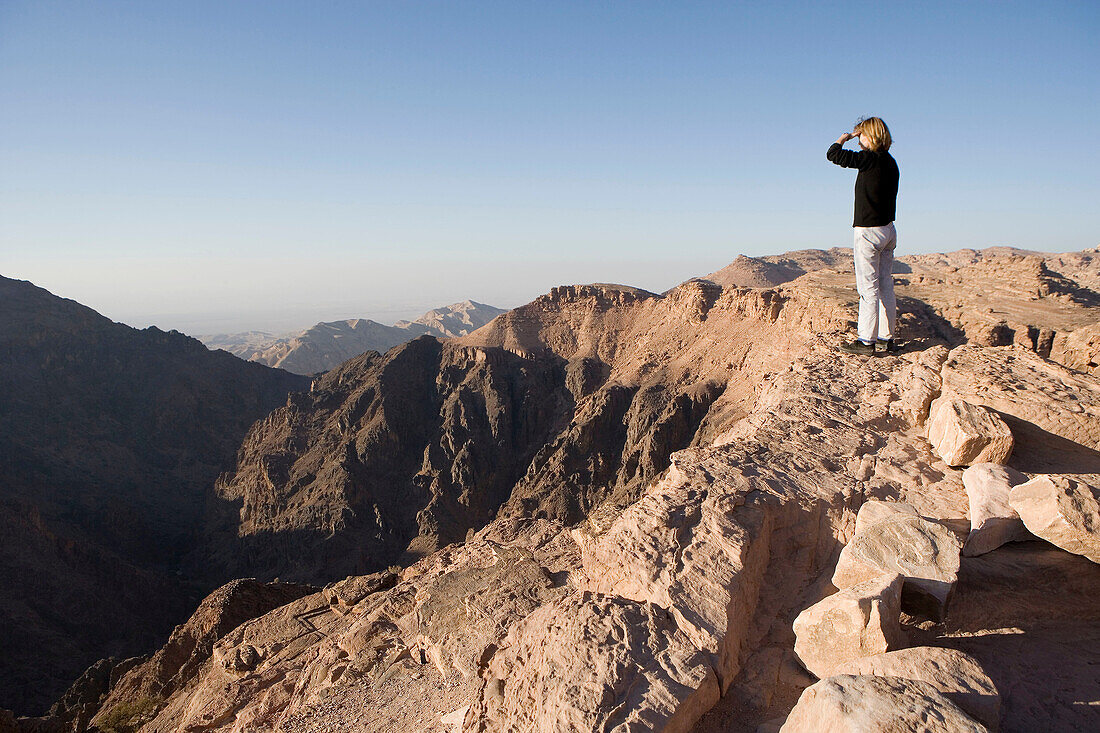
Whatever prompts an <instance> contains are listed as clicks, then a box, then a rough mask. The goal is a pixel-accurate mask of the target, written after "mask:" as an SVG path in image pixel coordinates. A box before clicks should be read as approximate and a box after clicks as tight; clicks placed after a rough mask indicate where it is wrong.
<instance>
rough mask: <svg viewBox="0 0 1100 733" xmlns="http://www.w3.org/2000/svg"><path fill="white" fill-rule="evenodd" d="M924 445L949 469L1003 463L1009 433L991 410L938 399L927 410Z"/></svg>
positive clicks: (1009, 445)
mask: <svg viewBox="0 0 1100 733" xmlns="http://www.w3.org/2000/svg"><path fill="white" fill-rule="evenodd" d="M929 415H930V417H929V420H928V442H930V443H931V444H932V447H933V448H935V449H936V452H937V453H939V454H940V458H942V459H943V462H944V463H946V464H947V465H949V466H969V465H971V464H974V463H1005V462H1006V461H1007V460H1008V457H1009V456H1010V455H1012V431H1011V430H1009V429H1008V425H1005V422H1004V420H1002V419H1001V418H1000V417H998V416H997V413H995V412H993V411H992V410H990V409H988V408H986V407H982V406H981V405H972V404H970V403H969V402H966V401H964V400H959V399H954V398H952V397H949V396H941V397H939V398H938V399H936V400H935V401H933V402H932V404H931V406H930V408H929Z"/></svg>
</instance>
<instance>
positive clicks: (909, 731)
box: [780, 674, 987, 733]
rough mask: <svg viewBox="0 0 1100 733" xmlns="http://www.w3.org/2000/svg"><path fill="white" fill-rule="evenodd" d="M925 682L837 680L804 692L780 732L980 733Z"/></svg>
mask: <svg viewBox="0 0 1100 733" xmlns="http://www.w3.org/2000/svg"><path fill="white" fill-rule="evenodd" d="M986 730H987V728H986V727H985V726H984V725H982V724H981V723H979V722H977V721H976V720H974V719H973V718H971V717H970V716H969V715H967V714H966V713H965V712H963V711H962V710H961V709H960V708H959V707H958V706H957V705H956V704H955V703H953V702H951V700H949V699H948V698H947V697H946V696H945V695H944V694H943V693H941V692H940V691H939V690H937V689H936V688H935V687H934V686H933V685H930V684H928V683H927V682H919V681H917V680H907V679H902V678H899V677H873V676H869V675H846V674H842V675H837V676H835V677H830V678H828V679H825V680H821V681H820V682H818V683H816V684H814V685H811V686H810V687H807V688H806V689H805V690H804V691H803V692H802V696H801V697H800V698H798V703H797V704H796V705H795V706H794V709H793V710H791V714H790V715H788V716H787V722H786V723H784V724H783V727H782V728H781V729H780V731H781V733H822V731H829V733H984V731H986Z"/></svg>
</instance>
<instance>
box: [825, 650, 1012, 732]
mask: <svg viewBox="0 0 1100 733" xmlns="http://www.w3.org/2000/svg"><path fill="white" fill-rule="evenodd" d="M834 674H851V675H875V676H877V677H900V678H902V679H906V680H915V681H917V682H926V683H928V684H930V685H932V686H933V687H935V688H936V689H937V690H939V691H940V692H941V693H943V695H944V697H946V698H947V699H948V700H950V701H951V702H953V703H955V704H956V705H958V706H959V708H961V709H962V710H963V711H964V712H966V714H967V715H969V716H971V717H972V718H974V719H975V720H977V721H979V722H980V723H982V724H983V725H985V726H986V727H987V728H989V729H990V730H997V728H999V727H1000V720H1001V694H1000V692H998V690H997V686H996V685H994V684H993V680H992V679H990V677H989V675H987V674H986V673H985V670H983V669H982V666H981V665H980V664H979V663H978V660H976V659H974V657H972V656H970V655H969V654H966V653H965V652H961V651H959V650H957V649H941V648H939V647H929V646H920V647H913V648H911V649H899V650H898V651H892V652H886V653H885V654H879V655H877V656H873V657H862V658H859V659H853V660H851V661H849V662H844V663H842V664H839V665H837V667H836V671H835V672H834Z"/></svg>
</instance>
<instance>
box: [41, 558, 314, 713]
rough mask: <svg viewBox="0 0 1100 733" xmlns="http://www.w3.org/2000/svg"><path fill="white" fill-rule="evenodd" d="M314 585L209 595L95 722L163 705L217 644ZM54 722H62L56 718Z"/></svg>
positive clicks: (119, 685) (130, 675) (116, 691)
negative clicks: (126, 709)
mask: <svg viewBox="0 0 1100 733" xmlns="http://www.w3.org/2000/svg"><path fill="white" fill-rule="evenodd" d="M313 590H315V589H313V588H310V587H309V586H302V585H294V584H290V583H259V582H257V581H255V580H251V579H246V580H234V581H231V582H229V583H227V584H226V585H224V586H222V587H221V588H218V589H217V590H216V591H214V592H213V593H211V594H210V595H209V596H207V597H206V598H205V599H204V600H203V602H202V603H201V604H199V607H198V609H197V610H196V611H195V613H194V614H192V616H191V618H190V619H188V621H187V623H185V624H182V625H181V626H177V627H176V629H175V630H174V631H173V632H172V635H171V636H170V637H169V638H168V643H167V644H165V645H164V646H163V647H161V648H160V649H159V650H158V651H157V652H156V653H155V654H154V655H153V656H152V657H151V658H150V659H149V660H147V661H144V662H143V663H141V664H138V665H134V666H132V667H131V668H130V669H129V670H122V671H121V674H119V671H118V670H116V674H119V676H118V679H117V680H116V681H115V682H114V683H113V684H112V685H111V686H110V694H108V695H106V696H105V698H104V699H102V700H99V701H97V706H96V707H97V710H98V714H97V715H96V716H95V720H94V721H91V722H93V723H99V724H101V725H102V724H103V722H104V719H107V718H110V717H111V716H112V714H113V713H115V711H117V710H118V709H119V707H120V706H126V705H131V706H132V705H134V704H136V703H139V702H140V701H142V700H163V699H166V698H167V697H169V696H170V695H172V693H174V692H176V690H179V689H181V688H182V687H183V686H184V685H185V684H186V683H187V682H188V681H190V680H191V678H193V677H194V676H195V674H196V673H198V671H199V669H200V668H201V667H202V665H203V664H205V663H206V661H207V660H208V659H210V657H211V654H212V653H213V648H214V644H215V643H216V642H217V641H218V640H219V639H221V638H222V637H223V636H225V635H226V634H227V633H229V632H230V631H232V630H233V629H235V628H237V627H238V626H240V625H241V624H242V623H244V622H245V621H248V620H250V619H253V618H256V617H257V616H261V615H263V614H265V613H267V612H268V611H270V610H272V609H273V608H278V607H279V606H283V605H286V604H287V603H290V602H292V601H294V600H296V599H298V598H301V597H302V596H304V595H307V594H308V593H310V592H312V591H313ZM53 717H55V718H57V717H61V716H59V715H57V714H56V713H55V714H54V716H53Z"/></svg>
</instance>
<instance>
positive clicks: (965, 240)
mask: <svg viewBox="0 0 1100 733" xmlns="http://www.w3.org/2000/svg"><path fill="white" fill-rule="evenodd" d="M1098 36H1100V4H1098V3H1095V2H1071V1H1065V2H1052V3H1045V4H1041V5H1036V4H1032V3H1026V2H1001V3H964V4H960V3H953V2H931V3H923V4H920V5H913V6H909V5H905V6H901V5H883V4H882V3H869V2H867V3H860V2H856V3H849V4H846V5H844V6H843V7H842V8H840V10H839V12H838V8H837V7H836V6H830V5H821V4H818V3H804V2H789V3H768V4H739V3H722V2H700V3H693V4H691V5H690V6H684V5H681V4H669V3H656V2H637V3H630V4H614V5H609V4H591V3H577V2H568V1H566V2H561V3H552V4H550V3H542V4H533V3H522V2H520V3H513V2H507V3H501V2H471V3H461V4H458V3H448V2H437V1H433V0H424V2H418V3H400V4H367V5H359V4H344V3H336V4H332V5H327V6H325V7H323V8H317V7H314V6H306V5H300V4H295V3H283V2H272V3H264V4H262V5H252V4H246V3H213V2H207V1H203V0H197V1H196V2H193V3H187V4H160V3H158V4H144V3H138V4H135V3H124V2H113V1H111V0H105V1H103V2H95V3H83V2H76V3H70V2H65V3H61V2H51V1H50V0H41V1H37V2H30V1H25V0H6V1H5V0H0V108H2V109H3V110H4V114H3V115H0V273H2V274H4V275H6V276H8V277H15V278H19V279H26V280H30V281H32V282H34V283H35V284H37V285H39V286H41V287H44V288H46V289H48V290H50V291H51V292H54V293H56V294H58V295H61V296H63V297H67V298H72V299H74V300H78V301H80V302H82V303H84V304H86V305H88V306H90V307H92V308H95V309H96V310H98V311H100V312H101V313H103V314H104V315H106V316H108V317H109V318H112V319H114V320H119V321H122V322H124V323H129V324H131V325H135V326H138V327H143V326H145V325H150V324H155V325H157V326H158V327H160V328H165V329H172V328H175V329H177V330H181V331H183V332H185V333H199V334H210V333H224V332H237V331H246V330H266V331H278V332H285V331H293V330H298V329H300V328H306V327H308V326H310V325H313V323H316V322H318V321H331V320H342V319H344V318H352V317H365V318H373V319H374V320H378V321H380V322H383V323H391V322H392V321H393V320H398V319H400V318H409V317H415V316H417V315H419V314H420V313H423V312H424V311H425V310H427V309H429V308H433V307H438V306H440V305H445V304H447V303H451V302H456V301H460V300H466V299H474V300H478V301H481V302H485V303H488V304H491V305H495V306H498V307H511V306H515V305H519V304H522V303H525V302H528V301H530V300H531V299H532V298H534V297H537V296H538V295H539V294H541V293H543V292H546V291H547V290H549V289H550V288H551V287H553V286H555V285H560V284H566V283H580V282H593V281H612V282H621V283H624V284H629V285H636V286H639V287H644V288H646V289H650V290H656V291H661V290H665V289H667V288H669V287H672V286H674V285H676V284H677V283H678V282H681V281H683V280H685V279H687V278H689V277H692V276H697V275H703V274H706V273H707V272H710V271H713V270H717V269H719V268H721V267H723V266H724V265H726V264H728V263H729V262H730V261H732V260H733V259H734V258H735V257H736V256H737V255H738V254H741V253H744V254H748V255H753V256H760V255H769V254H779V253H782V252H784V251H789V250H795V249H806V248H820V249H827V248H829V247H833V246H850V237H851V229H850V226H851V213H852V184H853V179H854V172H852V171H846V170H842V169H839V168H837V167H836V166H833V165H831V164H829V163H828V162H827V161H826V160H825V150H826V148H827V147H828V146H829V144H830V143H831V142H832V141H833V140H835V139H836V138H837V136H838V135H839V134H840V133H842V132H845V131H848V130H850V129H851V126H852V124H853V123H854V122H855V120H856V118H857V117H860V116H862V115H870V114H874V115H879V116H881V117H883V118H884V119H885V120H886V122H887V123H888V124H889V125H890V128H891V131H892V133H893V137H894V147H893V149H892V151H891V152H893V153H894V155H895V157H896V158H897V160H898V162H899V166H900V169H901V184H900V192H899V198H898V221H897V227H898V254H899V255H903V254H914V253H921V252H931V251H951V250H957V249H961V248H974V249H983V248H986V247H989V246H996V245H1004V246H1012V247H1018V248H1021V249H1030V250H1039V251H1046V252H1061V251H1073V250H1081V249H1086V248H1091V247H1095V246H1097V244H1100V207H1097V206H1096V201H1097V200H1100V176H1098V175H1097V173H1096V171H1097V170H1100V146H1097V145H1096V144H1095V143H1094V142H1093V140H1092V136H1093V135H1094V131H1093V127H1094V126H1095V123H1094V120H1095V119H1097V117H1098V116H1100V115H1098V114H1097V113H1098V112H1100V94H1098V93H1097V91H1098V90H1100V50H1098V48H1100V47H1098V45H1097V44H1096V42H1095V39H1096V37H1098Z"/></svg>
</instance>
